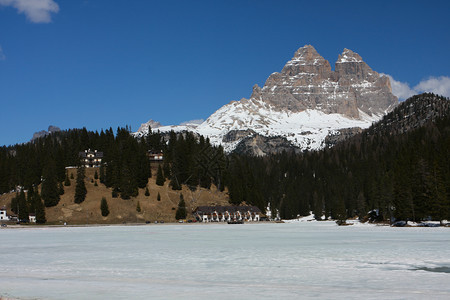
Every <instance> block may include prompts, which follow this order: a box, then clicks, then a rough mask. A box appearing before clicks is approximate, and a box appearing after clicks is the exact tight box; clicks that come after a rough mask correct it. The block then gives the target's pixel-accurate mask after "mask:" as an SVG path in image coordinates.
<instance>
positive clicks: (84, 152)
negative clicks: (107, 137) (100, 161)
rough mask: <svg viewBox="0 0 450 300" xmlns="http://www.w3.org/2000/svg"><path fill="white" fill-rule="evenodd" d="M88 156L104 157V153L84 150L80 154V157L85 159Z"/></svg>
mask: <svg viewBox="0 0 450 300" xmlns="http://www.w3.org/2000/svg"><path fill="white" fill-rule="evenodd" d="M88 154H93V155H94V156H95V157H100V158H101V157H103V152H101V151H97V150H94V151H92V150H91V149H88V150H84V151H81V152H79V153H78V155H79V156H80V157H83V158H84V157H87V156H88Z"/></svg>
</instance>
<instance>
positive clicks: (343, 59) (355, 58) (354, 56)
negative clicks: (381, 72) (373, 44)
mask: <svg viewBox="0 0 450 300" xmlns="http://www.w3.org/2000/svg"><path fill="white" fill-rule="evenodd" d="M361 62H364V61H363V60H362V58H361V56H360V55H359V54H358V53H355V52H353V51H352V50H350V49H347V48H344V51H342V54H339V57H338V60H337V61H336V63H337V64H341V63H361Z"/></svg>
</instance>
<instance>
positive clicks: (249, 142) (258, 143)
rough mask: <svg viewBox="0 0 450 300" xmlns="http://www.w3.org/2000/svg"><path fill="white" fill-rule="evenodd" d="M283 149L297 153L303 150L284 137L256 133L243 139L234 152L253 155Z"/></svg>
mask: <svg viewBox="0 0 450 300" xmlns="http://www.w3.org/2000/svg"><path fill="white" fill-rule="evenodd" d="M283 151H286V152H291V151H294V152H296V153H299V152H301V149H300V148H298V147H296V146H294V145H293V144H292V143H291V142H289V141H288V140H287V139H286V138H284V137H280V136H276V137H267V136H262V135H259V134H255V135H253V136H249V137H245V138H244V139H242V140H241V141H240V142H239V143H238V145H237V146H236V148H235V149H234V150H233V152H235V153H239V154H247V155H252V156H264V155H267V154H277V153H281V152H283Z"/></svg>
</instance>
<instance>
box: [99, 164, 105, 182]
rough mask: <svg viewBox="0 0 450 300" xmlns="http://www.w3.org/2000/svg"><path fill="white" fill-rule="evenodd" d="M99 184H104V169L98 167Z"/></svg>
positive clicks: (101, 166)
mask: <svg viewBox="0 0 450 300" xmlns="http://www.w3.org/2000/svg"><path fill="white" fill-rule="evenodd" d="M100 183H103V184H104V183H105V167H104V166H103V164H102V165H100Z"/></svg>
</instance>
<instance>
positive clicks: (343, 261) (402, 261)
mask: <svg viewBox="0 0 450 300" xmlns="http://www.w3.org/2000/svg"><path fill="white" fill-rule="evenodd" d="M0 239H1V247H0V249H1V263H0V297H1V296H3V297H12V298H19V299H244V298H253V299H311V298H314V299H344V298H345V299H450V229H449V228H389V227H376V226H346V227H338V226H335V224H334V223H331V222H303V223H300V222H297V223H285V224H274V223H270V224H269V223H267V224H244V225H226V224H208V225H202V224H195V225H188V224H181V225H145V226H109V227H71V228H68V227H67V228H66V227H60V228H31V229H29V228H21V229H10V228H8V229H1V230H0Z"/></svg>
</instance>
